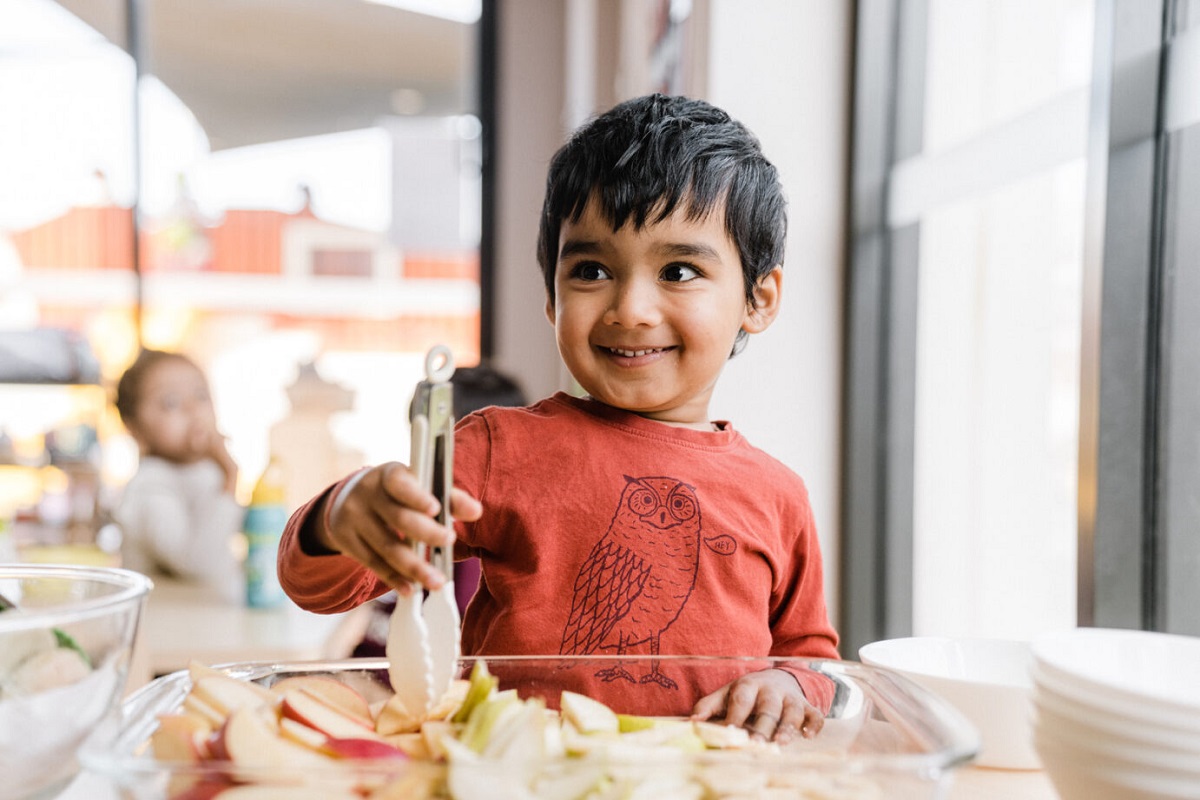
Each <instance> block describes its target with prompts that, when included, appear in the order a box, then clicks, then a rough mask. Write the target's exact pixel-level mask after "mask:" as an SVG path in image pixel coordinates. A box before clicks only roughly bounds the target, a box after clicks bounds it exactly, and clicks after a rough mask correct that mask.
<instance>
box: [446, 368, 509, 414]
mask: <svg viewBox="0 0 1200 800" xmlns="http://www.w3.org/2000/svg"><path fill="white" fill-rule="evenodd" d="M450 382H451V383H452V384H454V417H455V419H462V418H463V417H465V416H466V415H467V414H470V413H471V412H472V411H478V410H479V409H481V408H487V407H488V406H523V405H525V404H526V403H527V402H528V401H527V400H526V399H525V393H524V392H523V391H522V390H521V386H520V385H519V384H518V383H517V382H516V381H514V380H513V379H512V378H510V377H508V376H507V375H505V374H504V373H502V372H500V371H499V370H497V369H495V368H494V367H491V366H489V365H487V364H480V365H479V366H477V367H460V368H459V369H456V370H454V375H453V376H452V377H451V378H450Z"/></svg>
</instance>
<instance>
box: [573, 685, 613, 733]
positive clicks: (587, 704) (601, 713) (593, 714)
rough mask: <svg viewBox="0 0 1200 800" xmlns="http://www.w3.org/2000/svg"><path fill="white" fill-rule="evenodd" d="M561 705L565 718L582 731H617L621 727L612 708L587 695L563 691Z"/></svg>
mask: <svg viewBox="0 0 1200 800" xmlns="http://www.w3.org/2000/svg"><path fill="white" fill-rule="evenodd" d="M560 707H561V708H562V715H563V719H565V720H567V721H568V722H570V723H571V724H572V725H574V726H575V728H576V729H577V730H578V731H579V732H580V733H617V732H618V731H619V730H620V728H621V723H620V721H619V720H618V719H617V715H616V713H615V712H614V711H613V710H612V709H611V708H609V707H608V706H606V705H604V703H601V702H600V701H599V700H593V699H592V698H590V697H587V696H585V695H582V694H576V693H575V692H563V693H562V700H561V703H560Z"/></svg>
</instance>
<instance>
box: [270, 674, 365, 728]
mask: <svg viewBox="0 0 1200 800" xmlns="http://www.w3.org/2000/svg"><path fill="white" fill-rule="evenodd" d="M293 689H305V690H307V691H308V692H309V693H310V694H313V695H315V696H316V697H317V698H318V699H320V700H323V701H324V702H325V703H326V704H328V705H330V706H333V707H334V708H336V709H337V710H338V711H341V712H342V713H343V714H345V715H346V716H348V717H358V718H360V719H362V720H363V721H364V724H366V725H368V726H372V725H373V724H374V719H375V717H374V716H373V715H372V714H371V706H370V704H369V703H367V699H366V698H365V697H363V696H362V695H361V694H360V693H359V692H358V690H357V689H355V688H354V687H353V686H348V685H347V684H344V683H342V682H341V681H339V680H337V679H336V678H330V677H329V676H327V675H291V676H289V677H287V678H284V679H283V680H281V681H279V682H277V683H274V684H272V685H271V691H272V692H275V693H276V694H278V695H281V696H282V695H284V694H286V693H287V692H289V691H291V690H293Z"/></svg>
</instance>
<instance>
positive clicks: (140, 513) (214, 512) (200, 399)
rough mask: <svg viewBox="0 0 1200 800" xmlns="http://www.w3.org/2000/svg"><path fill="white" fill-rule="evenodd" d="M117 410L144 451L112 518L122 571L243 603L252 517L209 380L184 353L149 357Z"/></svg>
mask: <svg viewBox="0 0 1200 800" xmlns="http://www.w3.org/2000/svg"><path fill="white" fill-rule="evenodd" d="M116 406H117V411H118V413H119V414H120V415H121V421H122V422H123V423H124V424H125V427H126V428H127V429H128V430H129V433H130V435H132V436H133V438H134V440H135V441H136V442H137V444H138V448H139V453H140V459H139V462H138V469H137V472H136V474H135V475H134V476H133V478H132V479H130V481H129V483H128V485H127V486H126V487H125V489H124V491H123V493H122V495H121V499H120V501H119V502H118V504H117V507H116V510H115V511H114V514H113V516H114V518H115V519H116V521H117V524H118V525H119V526H120V528H121V532H122V542H121V559H122V565H123V566H125V567H126V568H128V569H132V570H136V571H138V572H142V573H145V574H147V575H151V576H154V575H164V576H169V577H173V578H177V579H180V580H184V581H188V582H192V583H196V584H202V585H205V586H207V587H209V588H211V589H212V590H214V592H216V593H217V594H219V595H220V596H221V597H222V598H224V599H226V600H228V601H230V602H241V599H242V594H243V583H244V582H243V578H242V568H241V564H240V563H239V561H238V559H237V557H236V555H235V552H234V549H233V538H234V537H235V536H236V534H237V533H238V531H239V529H240V528H241V522H242V516H243V513H244V512H243V509H242V507H241V506H240V505H239V504H238V501H237V498H236V497H235V494H234V492H235V489H236V486H237V476H238V468H237V464H235V463H234V461H233V458H231V457H230V455H229V451H228V450H227V449H226V448H225V439H224V437H223V436H222V435H221V434H220V432H219V431H218V430H217V420H216V413H215V411H214V409H213V403H212V397H211V395H210V393H209V388H208V380H207V379H206V378H205V376H204V373H203V372H202V371H201V369H200V367H199V366H197V365H196V363H195V362H193V361H192V360H191V359H189V358H187V357H186V356H184V355H181V354H178V353H170V352H164V351H161V350H143V351H142V352H141V354H140V355H139V356H138V357H137V360H136V361H134V363H133V364H132V365H131V366H130V367H129V368H128V369H127V370H126V371H125V373H124V374H123V375H122V376H121V379H120V381H119V382H118V383H117V397H116Z"/></svg>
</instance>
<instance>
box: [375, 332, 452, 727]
mask: <svg viewBox="0 0 1200 800" xmlns="http://www.w3.org/2000/svg"><path fill="white" fill-rule="evenodd" d="M453 374H454V356H453V354H452V353H451V352H450V349H449V348H448V347H446V346H445V345H436V346H435V347H433V348H432V349H431V350H430V351H429V353H428V354H426V356H425V380H423V381H421V382H420V383H418V384H417V389H416V393H415V394H414V395H413V403H412V408H411V411H410V412H409V418H410V422H411V425H412V459H411V461H410V463H409V468H410V469H412V471H413V472H414V473H415V474H416V476H417V480H418V481H419V482H420V484H421V486H422V487H424V488H425V489H427V490H429V491H431V492H432V493H433V495H434V496H435V497H437V499H438V502H439V503H440V504H441V509H440V510H439V511H438V515H437V521H438V522H440V523H441V524H443V525H445V526H447V527H451V526H452V524H453V522H452V519H451V517H450V487H451V486H452V485H453V478H454V387H453V385H452V384H451V383H450V376H452V375H453ZM413 546H414V548H415V549H416V552H417V555H418V556H419V557H420V558H423V559H427V560H428V561H429V563H430V564H431V565H432V566H433V567H434V568H435V569H438V570H441V572H442V575H443V576H444V577H445V579H446V582H445V583H444V584H443V585H442V587H441V588H440V589H436V590H433V591H430V592H428V593H427V594H426V595H425V597H424V600H422V596H421V591H420V587H418V586H414V587H413V591H412V592H410V593H409V595H408V596H407V597H404V596H401V595H400V594H399V593H397V596H396V610H395V611H394V612H392V619H391V625H390V629H389V631H388V640H387V658H388V676H389V678H390V679H391V682H392V690H393V691H394V692H395V693H396V694H397V696H399V698H400V700H401V702H403V703H404V708H405V710H407V711H408V712H409V713H410V714H413V715H419V716H427V715H428V714H429V712H430V710H431V709H432V708H433V707H434V706H435V705H436V704H437V702H438V701H439V700H441V699H442V696H443V695H444V694H445V693H446V692H447V690H449V688H450V686H451V684H452V682H453V680H454V677H455V674H456V670H457V666H458V656H459V652H460V647H461V645H460V641H459V617H458V603H457V601H456V600H455V596H454V553H453V549H452V548H449V547H429V546H427V545H425V544H424V543H416V544H414V545H413Z"/></svg>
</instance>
